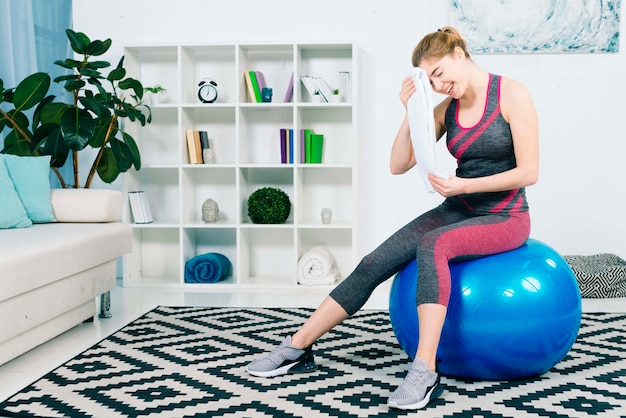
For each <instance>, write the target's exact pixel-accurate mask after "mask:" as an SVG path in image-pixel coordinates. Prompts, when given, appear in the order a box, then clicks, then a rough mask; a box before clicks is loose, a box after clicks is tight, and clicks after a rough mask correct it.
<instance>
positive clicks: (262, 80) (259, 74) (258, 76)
mask: <svg viewBox="0 0 626 418" xmlns="http://www.w3.org/2000/svg"><path fill="white" fill-rule="evenodd" d="M254 73H255V74H256V82H257V84H258V85H259V91H262V90H263V88H264V87H267V84H265V76H264V75H263V73H262V72H260V71H255V72H254Z"/></svg>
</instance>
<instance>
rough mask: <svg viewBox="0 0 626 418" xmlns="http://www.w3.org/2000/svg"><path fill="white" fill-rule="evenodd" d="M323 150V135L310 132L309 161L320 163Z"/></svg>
mask: <svg viewBox="0 0 626 418" xmlns="http://www.w3.org/2000/svg"><path fill="white" fill-rule="evenodd" d="M323 151H324V135H322V134H311V163H312V164H320V163H321V162H322V155H323Z"/></svg>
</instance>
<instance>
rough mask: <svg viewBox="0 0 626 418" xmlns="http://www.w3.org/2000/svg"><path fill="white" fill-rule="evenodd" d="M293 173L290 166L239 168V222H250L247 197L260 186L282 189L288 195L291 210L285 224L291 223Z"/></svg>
mask: <svg viewBox="0 0 626 418" xmlns="http://www.w3.org/2000/svg"><path fill="white" fill-rule="evenodd" d="M293 176H294V173H293V168H292V167H291V166H285V167H273V168H268V167H263V168H261V167H259V168H256V167H244V168H240V169H239V193H240V194H239V199H240V206H241V223H243V224H252V221H251V220H250V217H249V216H248V198H249V197H250V195H251V194H252V193H254V192H255V191H256V190H258V189H260V188H262V187H274V188H277V189H280V190H282V191H283V192H285V193H286V194H287V196H289V200H290V202H291V212H290V213H289V217H288V218H287V221H286V224H293V220H294V204H295V200H294V196H295V195H294V178H293Z"/></svg>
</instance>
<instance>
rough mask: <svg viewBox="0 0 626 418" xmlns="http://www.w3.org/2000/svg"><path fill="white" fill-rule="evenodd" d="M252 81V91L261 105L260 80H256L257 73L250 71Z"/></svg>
mask: <svg viewBox="0 0 626 418" xmlns="http://www.w3.org/2000/svg"><path fill="white" fill-rule="evenodd" d="M248 73H249V74H250V81H251V82H252V89H253V90H254V97H256V102H257V103H261V102H262V100H261V89H260V88H259V80H257V78H256V72H255V71H249V72H248Z"/></svg>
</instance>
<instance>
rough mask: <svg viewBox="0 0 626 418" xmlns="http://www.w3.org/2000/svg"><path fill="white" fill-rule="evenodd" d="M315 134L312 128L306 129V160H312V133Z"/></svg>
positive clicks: (308, 161) (307, 161) (306, 161)
mask: <svg viewBox="0 0 626 418" xmlns="http://www.w3.org/2000/svg"><path fill="white" fill-rule="evenodd" d="M312 134H313V130H312V129H305V130H304V162H305V163H310V162H311V135H312Z"/></svg>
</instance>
